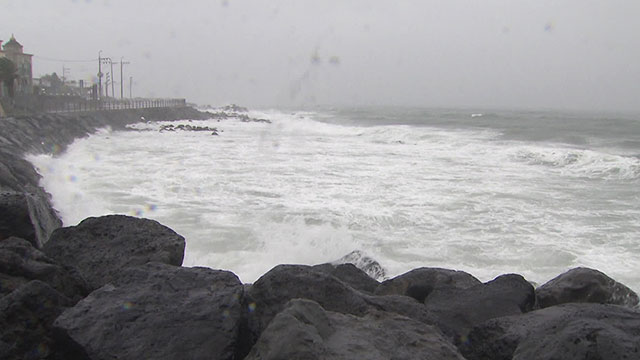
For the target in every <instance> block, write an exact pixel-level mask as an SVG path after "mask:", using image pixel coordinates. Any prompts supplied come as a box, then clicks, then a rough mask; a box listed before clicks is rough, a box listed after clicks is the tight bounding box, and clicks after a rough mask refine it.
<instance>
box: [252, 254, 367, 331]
mask: <svg viewBox="0 0 640 360" xmlns="http://www.w3.org/2000/svg"><path fill="white" fill-rule="evenodd" d="M298 298H300V299H309V300H313V301H315V302H317V303H319V304H320V305H321V306H322V307H324V308H325V309H327V310H330V311H335V312H341V313H346V314H355V315H363V314H364V313H365V312H366V311H367V309H368V304H367V302H366V301H365V299H364V294H362V293H361V292H359V291H357V290H355V289H353V288H352V287H350V286H349V285H347V284H345V283H344V282H342V281H340V280H338V279H337V278H335V277H333V276H331V275H329V274H327V273H325V272H323V271H318V270H314V269H313V268H312V267H310V266H306V265H278V266H276V267H275V268H273V269H271V270H270V271H269V272H267V273H266V274H264V275H263V276H262V277H260V278H259V279H258V280H257V281H256V282H255V283H253V285H251V287H250V288H249V291H248V301H250V302H251V303H250V304H249V305H251V308H252V309H255V310H254V311H252V312H251V313H250V314H249V323H250V325H251V328H252V329H253V330H254V332H255V333H256V334H259V333H260V332H262V330H264V329H265V328H266V327H267V325H268V324H269V322H270V321H271V319H273V317H274V316H276V314H277V313H279V312H280V311H282V310H283V309H284V307H285V305H286V304H287V302H289V300H291V299H298Z"/></svg>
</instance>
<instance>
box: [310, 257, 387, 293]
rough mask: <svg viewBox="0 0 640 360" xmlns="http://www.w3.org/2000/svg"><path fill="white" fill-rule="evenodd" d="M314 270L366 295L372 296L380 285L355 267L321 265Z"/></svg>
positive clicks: (348, 264)
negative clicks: (324, 273)
mask: <svg viewBox="0 0 640 360" xmlns="http://www.w3.org/2000/svg"><path fill="white" fill-rule="evenodd" d="M313 269H314V270H319V271H322V272H326V273H327V274H329V275H331V276H333V277H336V278H338V279H340V280H342V281H343V282H345V283H347V284H348V285H349V286H351V287H352V288H354V289H356V290H359V291H362V292H364V293H367V294H373V293H374V292H375V291H376V289H377V288H378V286H379V285H380V283H379V282H378V281H377V280H375V279H372V278H371V277H370V276H369V275H367V273H365V272H364V271H363V270H360V269H358V268H357V267H356V266H355V265H353V264H350V263H347V264H338V265H334V264H321V265H315V266H313Z"/></svg>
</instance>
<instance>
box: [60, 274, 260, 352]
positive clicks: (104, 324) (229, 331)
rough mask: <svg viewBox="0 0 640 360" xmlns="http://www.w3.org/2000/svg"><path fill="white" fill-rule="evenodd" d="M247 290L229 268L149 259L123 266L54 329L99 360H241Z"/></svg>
mask: <svg viewBox="0 0 640 360" xmlns="http://www.w3.org/2000/svg"><path fill="white" fill-rule="evenodd" d="M243 289H244V288H243V285H242V284H241V283H240V280H239V279H238V278H237V277H236V276H235V275H234V274H233V273H230V272H228V271H221V270H212V269H208V268H183V267H176V266H171V265H166V264H160V263H149V264H146V265H143V266H138V267H132V268H128V269H126V270H123V272H122V273H121V276H119V277H118V279H117V280H116V281H114V284H113V285H112V284H108V285H105V286H104V287H102V288H100V289H98V290H96V291H94V292H92V293H91V294H90V295H89V296H88V297H87V298H85V299H84V300H82V301H80V302H79V303H78V304H76V305H75V306H74V307H73V308H70V309H68V310H66V311H65V312H64V313H63V314H62V315H61V316H60V317H58V319H57V320H56V321H55V324H54V326H55V327H56V329H57V330H58V331H59V332H60V334H61V338H63V339H67V340H68V342H69V343H68V345H69V346H72V347H73V346H75V347H80V348H82V349H83V350H84V351H85V352H86V353H87V354H88V355H89V357H90V358H91V359H234V358H236V353H237V352H241V350H240V349H238V343H237V341H238V338H239V336H240V334H239V332H240V329H241V325H242V319H241V313H242V309H241V306H242V305H241V303H242V298H243V291H244V290H243ZM244 351H245V352H246V351H248V350H244Z"/></svg>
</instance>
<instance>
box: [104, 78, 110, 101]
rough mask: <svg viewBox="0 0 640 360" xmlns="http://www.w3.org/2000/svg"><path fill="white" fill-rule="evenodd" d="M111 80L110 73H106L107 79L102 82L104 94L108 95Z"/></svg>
mask: <svg viewBox="0 0 640 360" xmlns="http://www.w3.org/2000/svg"><path fill="white" fill-rule="evenodd" d="M110 80H111V73H107V81H106V82H105V84H104V96H105V97H109V82H110Z"/></svg>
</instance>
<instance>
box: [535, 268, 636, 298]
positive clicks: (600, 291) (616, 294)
mask: <svg viewBox="0 0 640 360" xmlns="http://www.w3.org/2000/svg"><path fill="white" fill-rule="evenodd" d="M536 295H537V297H538V304H539V306H540V307H541V308H545V307H549V306H553V305H558V304H565V303H572V302H576V303H584V302H586V303H598V304H615V305H623V306H629V307H634V306H637V305H638V295H637V294H636V293H635V292H633V290H631V289H629V288H628V287H626V286H625V285H623V284H621V283H619V282H617V281H615V280H613V279H612V278H610V277H608V276H607V275H605V274H604V273H602V272H600V271H598V270H594V269H589V268H583V267H578V268H575V269H571V270H569V271H567V272H565V273H564V274H561V275H559V276H557V277H556V278H554V279H552V280H550V281H549V282H547V283H546V284H544V285H542V286H540V287H539V288H537V289H536Z"/></svg>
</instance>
